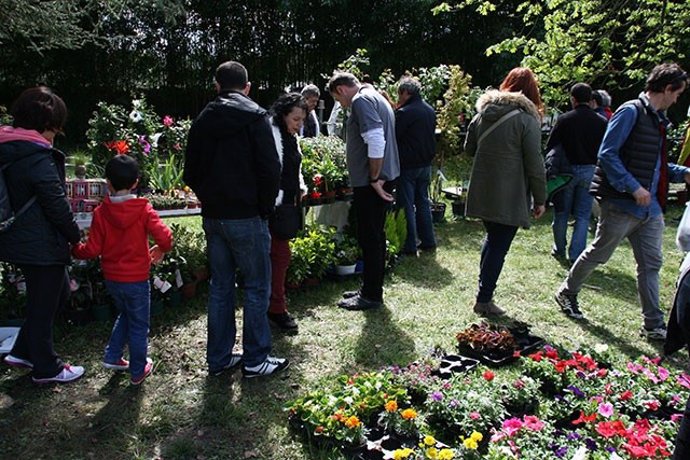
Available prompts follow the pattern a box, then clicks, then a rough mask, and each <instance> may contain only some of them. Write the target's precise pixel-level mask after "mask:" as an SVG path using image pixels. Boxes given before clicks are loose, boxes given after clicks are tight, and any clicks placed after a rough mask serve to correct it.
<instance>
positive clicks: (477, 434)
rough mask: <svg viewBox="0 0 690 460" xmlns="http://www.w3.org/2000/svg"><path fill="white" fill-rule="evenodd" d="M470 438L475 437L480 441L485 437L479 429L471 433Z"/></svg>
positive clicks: (474, 438)
mask: <svg viewBox="0 0 690 460" xmlns="http://www.w3.org/2000/svg"><path fill="white" fill-rule="evenodd" d="M470 439H473V440H475V441H477V442H480V441H481V440H482V439H484V435H482V434H481V433H480V432H478V431H473V432H472V434H471V435H470Z"/></svg>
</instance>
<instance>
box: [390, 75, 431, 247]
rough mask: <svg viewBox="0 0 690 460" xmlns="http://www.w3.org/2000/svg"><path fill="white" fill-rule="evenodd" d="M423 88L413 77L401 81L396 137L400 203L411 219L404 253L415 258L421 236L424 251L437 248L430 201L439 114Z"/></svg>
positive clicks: (408, 221) (408, 219) (396, 114)
mask: <svg viewBox="0 0 690 460" xmlns="http://www.w3.org/2000/svg"><path fill="white" fill-rule="evenodd" d="M421 89H422V85H420V84H419V82H418V81H417V80H415V79H413V78H410V77H405V78H403V79H402V80H400V83H399V84H398V103H399V108H398V110H396V111H395V138H396V141H397V143H398V154H399V156H400V181H399V183H398V201H399V206H400V207H401V208H402V209H404V211H405V218H406V219H407V238H406V239H405V244H404V246H403V248H402V252H403V254H408V255H414V256H416V255H417V238H418V237H419V240H420V241H421V243H420V246H419V248H420V249H422V250H427V251H429V250H434V249H436V237H435V236H434V226H433V223H432V220H431V205H430V200H429V185H430V184H431V160H432V159H433V158H434V155H435V154H436V139H435V137H434V136H435V131H436V112H434V109H433V108H432V107H431V106H430V105H429V104H427V103H426V102H424V100H423V99H422V96H421V95H420V91H421Z"/></svg>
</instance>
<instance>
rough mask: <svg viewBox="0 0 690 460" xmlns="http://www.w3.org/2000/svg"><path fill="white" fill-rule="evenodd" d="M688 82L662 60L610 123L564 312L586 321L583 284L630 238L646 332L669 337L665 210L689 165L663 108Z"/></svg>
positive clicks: (564, 290)
mask: <svg viewBox="0 0 690 460" xmlns="http://www.w3.org/2000/svg"><path fill="white" fill-rule="evenodd" d="M687 84H688V74H687V73H685V72H684V71H683V69H681V68H680V66H678V65H677V64H661V65H658V66H656V67H655V68H654V70H652V72H651V73H650V75H649V78H647V85H646V87H645V91H644V92H643V93H641V94H640V96H639V97H638V98H637V99H634V100H632V101H628V102H626V103H625V104H623V105H621V106H620V107H619V108H618V110H617V111H616V113H615V114H614V115H613V117H612V118H611V120H610V121H609V123H608V126H607V129H606V133H605V134H604V139H603V141H602V143H601V147H600V148H599V154H598V163H597V167H596V169H595V172H594V178H593V180H592V185H591V187H590V193H592V194H593V195H594V196H595V197H596V198H597V201H599V204H600V207H601V217H600V219H599V223H598V225H597V232H596V235H595V237H594V241H593V242H592V243H591V244H590V245H589V247H587V249H586V250H585V251H584V252H583V253H582V254H580V257H578V259H577V260H576V261H575V264H574V265H573V266H572V268H571V269H570V272H569V273H568V276H567V278H566V279H565V281H564V282H563V284H561V286H560V288H559V289H558V292H557V293H556V302H557V303H558V304H559V305H560V307H561V309H562V310H563V312H564V313H565V314H566V315H568V316H570V317H572V318H582V312H581V311H580V308H579V304H578V300H577V295H578V293H579V292H580V289H581V288H582V285H583V284H584V282H585V281H586V280H587V278H588V277H589V275H591V274H592V272H593V271H594V269H595V268H596V267H597V266H598V265H601V264H604V263H606V262H607V261H608V260H609V258H610V257H611V255H612V254H613V251H614V250H615V249H616V248H617V247H618V245H619V244H620V243H621V241H623V239H624V238H627V239H628V240H629V241H630V245H631V246H632V250H633V254H634V256H635V261H636V262H637V292H638V296H639V299H640V303H641V304H642V315H643V317H644V324H643V327H642V329H641V331H640V333H641V335H642V336H644V337H646V338H647V339H649V340H664V339H665V338H666V326H665V322H664V315H663V313H662V311H661V309H660V308H659V270H660V269H661V263H662V252H661V246H662V236H663V231H664V217H663V210H664V208H665V205H666V196H667V194H668V183H669V181H673V182H682V181H683V180H685V181H686V182H690V169H688V168H685V167H682V166H678V165H675V164H671V163H668V160H667V156H666V128H667V126H668V124H669V121H668V119H667V118H666V114H665V111H666V109H668V108H669V107H670V106H671V105H673V104H674V103H675V102H676V100H677V99H678V96H679V95H680V94H681V93H682V92H683V91H684V90H685V88H686V86H687Z"/></svg>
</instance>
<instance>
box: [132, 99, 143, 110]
mask: <svg viewBox="0 0 690 460" xmlns="http://www.w3.org/2000/svg"><path fill="white" fill-rule="evenodd" d="M140 106H141V99H133V100H132V107H134V109H138V108H139V107H140Z"/></svg>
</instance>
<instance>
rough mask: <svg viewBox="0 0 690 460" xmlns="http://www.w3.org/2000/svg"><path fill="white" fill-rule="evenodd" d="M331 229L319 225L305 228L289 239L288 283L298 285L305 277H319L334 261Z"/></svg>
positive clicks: (333, 243) (322, 275) (321, 276)
mask: <svg viewBox="0 0 690 460" xmlns="http://www.w3.org/2000/svg"><path fill="white" fill-rule="evenodd" d="M333 232H334V230H332V229H326V228H325V227H321V226H319V225H313V226H310V227H307V228H305V230H304V231H303V233H302V236H298V237H297V238H294V239H292V240H291V241H290V250H291V252H292V257H291V259H290V265H289V266H288V273H287V281H288V283H291V284H295V285H299V284H301V283H302V282H303V281H304V280H305V279H307V278H315V279H321V278H323V277H324V275H325V274H326V271H327V270H328V268H329V267H330V266H331V265H333V264H334V263H335V259H336V258H335V242H334V241H333Z"/></svg>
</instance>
